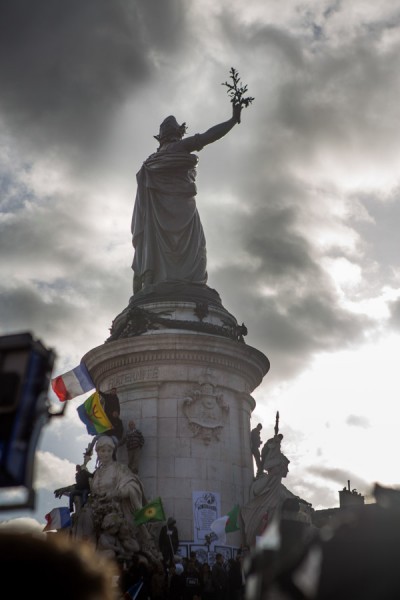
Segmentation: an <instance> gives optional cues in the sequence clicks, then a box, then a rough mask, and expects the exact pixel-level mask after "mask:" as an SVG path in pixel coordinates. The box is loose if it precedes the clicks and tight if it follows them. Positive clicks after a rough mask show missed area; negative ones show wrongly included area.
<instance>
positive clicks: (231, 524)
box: [225, 504, 240, 533]
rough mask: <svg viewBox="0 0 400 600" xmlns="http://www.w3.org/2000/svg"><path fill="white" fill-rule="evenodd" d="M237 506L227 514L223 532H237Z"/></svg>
mask: <svg viewBox="0 0 400 600" xmlns="http://www.w3.org/2000/svg"><path fill="white" fill-rule="evenodd" d="M238 518H239V504H236V505H235V506H234V507H233V508H232V510H231V511H230V512H228V520H227V522H226V523H225V532H226V533H232V532H233V531H239V529H240V527H239V523H238Z"/></svg>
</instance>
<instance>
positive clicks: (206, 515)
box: [192, 492, 221, 543]
mask: <svg viewBox="0 0 400 600" xmlns="http://www.w3.org/2000/svg"><path fill="white" fill-rule="evenodd" d="M192 498H193V528H194V532H193V541H194V542H195V543H196V542H197V543H198V542H200V543H204V542H205V539H206V535H209V534H210V533H211V529H210V525H211V523H212V522H213V521H215V519H218V517H219V516H220V512H221V497H220V494H219V492H193V495H192Z"/></svg>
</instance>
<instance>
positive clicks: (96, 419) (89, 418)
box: [76, 392, 113, 435]
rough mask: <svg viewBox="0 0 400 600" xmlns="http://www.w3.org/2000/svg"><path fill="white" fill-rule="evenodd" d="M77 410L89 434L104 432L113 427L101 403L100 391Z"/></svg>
mask: <svg viewBox="0 0 400 600" xmlns="http://www.w3.org/2000/svg"><path fill="white" fill-rule="evenodd" d="M76 410H77V411H78V415H79V418H80V420H81V421H82V422H83V423H84V424H85V425H86V430H87V432H88V434H89V435H97V434H98V433H104V432H105V431H107V430H108V429H112V427H113V426H112V423H111V422H110V420H109V418H108V417H107V415H106V413H105V412H104V408H103V407H102V405H101V402H100V395H99V392H95V393H94V394H92V395H91V396H89V398H87V399H86V400H85V402H84V403H83V404H81V405H80V406H78V408H77V409H76Z"/></svg>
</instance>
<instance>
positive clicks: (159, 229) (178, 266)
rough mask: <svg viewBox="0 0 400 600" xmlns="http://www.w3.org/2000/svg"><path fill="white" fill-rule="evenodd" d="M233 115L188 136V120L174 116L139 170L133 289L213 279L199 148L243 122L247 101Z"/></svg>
mask: <svg viewBox="0 0 400 600" xmlns="http://www.w3.org/2000/svg"><path fill="white" fill-rule="evenodd" d="M232 106H233V112H232V117H231V118H230V119H229V120H228V121H225V122H223V123H219V124H218V125H215V126H214V127H211V128H210V129H208V130H207V131H206V132H205V133H197V134H195V135H192V136H189V137H187V138H185V139H183V136H184V135H185V133H186V123H182V124H181V125H180V124H179V123H178V122H177V120H176V118H175V117H174V116H172V115H171V116H169V117H167V118H166V119H164V121H163V122H162V123H161V125H160V130H159V133H158V135H155V136H154V137H155V138H156V140H157V141H158V142H159V143H160V145H159V148H158V149H157V152H155V153H153V154H151V155H150V156H149V157H148V158H147V159H146V160H145V162H144V163H143V165H142V167H141V169H140V171H139V172H138V173H137V176H136V179H137V193H136V199H135V205H134V210H133V217H132V227H131V230H132V244H133V247H134V249H135V253H134V258H133V263H132V269H133V272H134V278H133V292H134V294H135V293H137V292H140V291H141V290H142V288H146V287H148V286H149V285H151V284H157V283H160V282H165V281H169V282H176V281H184V282H187V283H191V284H201V285H205V284H206V283H207V257H206V241H205V236H204V232H203V227H202V224H201V221H200V216H199V214H198V211H197V208H196V200H195V196H196V194H197V189H196V185H195V177H196V165H197V162H198V157H197V156H196V155H195V154H192V152H193V151H195V150H196V151H200V150H202V148H204V146H207V145H208V144H211V143H213V142H216V141H217V140H219V139H221V138H222V137H224V136H225V135H226V134H227V133H228V132H229V131H230V130H231V129H232V128H233V127H234V126H235V125H236V124H237V123H240V113H241V110H242V104H240V103H239V104H235V103H233V104H232Z"/></svg>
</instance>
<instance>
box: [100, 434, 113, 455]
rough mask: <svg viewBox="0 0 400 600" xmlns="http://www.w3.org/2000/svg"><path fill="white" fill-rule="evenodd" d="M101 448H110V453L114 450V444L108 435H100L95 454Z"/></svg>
mask: <svg viewBox="0 0 400 600" xmlns="http://www.w3.org/2000/svg"><path fill="white" fill-rule="evenodd" d="M101 448H111V449H112V451H114V450H115V442H114V440H113V439H112V437H111V436H109V435H102V436H100V437H99V439H98V440H97V442H96V452H97V451H98V450H100V449H101Z"/></svg>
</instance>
